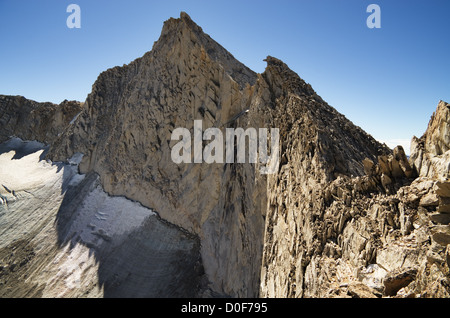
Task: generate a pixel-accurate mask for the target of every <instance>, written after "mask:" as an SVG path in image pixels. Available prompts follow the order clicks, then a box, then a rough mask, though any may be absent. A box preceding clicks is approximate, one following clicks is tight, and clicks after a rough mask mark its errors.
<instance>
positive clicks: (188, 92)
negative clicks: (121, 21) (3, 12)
mask: <svg viewBox="0 0 450 318" xmlns="http://www.w3.org/2000/svg"><path fill="white" fill-rule="evenodd" d="M265 61H266V62H267V68H266V70H265V71H264V73H262V74H256V73H254V72H252V71H251V70H249V69H248V68H247V67H245V66H244V65H243V64H241V63H240V62H239V61H237V60H236V59H235V58H234V57H233V56H232V55H231V54H230V53H228V52H227V51H226V50H225V49H224V48H222V47H221V46H220V45H219V44H217V43H216V42H215V41H213V40H212V39H211V38H210V37H209V36H208V35H206V34H205V33H203V31H202V29H201V28H200V27H199V26H197V25H196V24H195V23H194V22H193V21H192V20H191V19H190V18H189V16H188V15H187V14H185V13H182V14H181V16H180V18H179V19H169V20H168V21H166V22H165V23H164V27H163V30H162V32H161V37H160V39H159V40H158V41H157V42H155V44H154V46H153V49H152V51H150V52H148V53H146V54H145V55H144V56H143V57H141V58H139V59H137V60H135V61H133V62H131V63H130V64H128V65H125V66H123V67H115V68H112V69H109V70H107V71H105V72H103V73H102V74H100V76H99V77H98V79H97V81H96V82H95V84H94V85H93V89H92V92H91V93H90V94H89V96H88V98H87V100H86V102H85V103H84V105H83V107H82V109H81V112H80V113H79V115H77V116H76V117H72V118H74V119H73V120H72V119H71V121H70V123H67V120H65V121H63V122H64V123H65V124H63V125H62V126H61V127H60V126H59V124H58V125H56V127H57V128H55V127H54V126H52V125H50V126H49V129H48V131H47V130H45V127H47V126H45V125H44V126H42V127H41V124H40V123H43V122H44V121H43V120H42V119H41V117H39V116H37V118H36V119H35V120H34V122H36V123H37V124H35V125H34V126H32V127H38V128H33V129H32V130H31V132H28V130H26V129H25V128H24V127H25V126H23V125H17V124H15V125H14V126H5V128H4V129H3V128H2V129H0V133H1V134H3V135H0V136H5V137H4V138H5V140H6V136H10V135H13V134H15V135H16V136H19V137H20V136H22V135H23V138H26V139H37V140H41V137H39V138H38V137H36V136H37V135H39V136H41V135H43V136H46V137H45V138H47V139H45V138H44V137H42V138H43V139H42V141H45V142H47V143H51V147H50V149H49V150H48V155H47V158H48V159H51V160H52V161H53V165H56V167H59V168H58V169H60V170H58V169H56V171H53V170H51V169H50V168H49V169H50V172H48V171H47V170H46V169H47V168H48V167H47V168H46V169H44V170H45V171H47V173H48V175H47V178H46V179H42V180H41V179H39V175H40V174H34V173H33V174H32V175H33V176H36V178H37V180H35V179H32V180H35V181H34V182H36V183H32V184H30V183H29V182H28V181H27V182H25V183H24V184H22V183H21V182H19V181H17V180H16V179H14V178H13V177H15V178H18V176H10V177H9V178H10V179H8V180H7V178H6V177H5V176H7V175H8V174H7V173H6V171H5V172H2V173H0V181H2V184H4V185H6V187H4V188H3V189H1V188H0V194H1V197H0V198H1V200H2V201H1V202H2V205H0V209H1V210H0V222H3V223H0V224H3V226H0V229H3V232H2V235H1V236H0V237H1V238H2V239H1V240H0V243H1V245H0V260H1V261H2V262H3V263H2V264H4V265H2V266H3V267H1V268H0V270H1V271H0V280H1V279H3V285H2V286H17V288H14V287H8V288H0V290H1V291H2V292H3V294H2V295H13V296H17V295H26V296H48V295H51V296H61V297H64V296H88V297H89V296H92V297H94V296H95V297H96V296H110V297H115V296H127V297H130V296H131V297H133V296H137V297H140V296H144V297H145V296H151V297H155V296H156V297H159V296H162V297H166V296H167V297H170V296H174V297H184V296H189V297H193V296H194V297H195V296H200V297H210V296H212V297H216V296H233V297H356V298H373V297H448V296H449V285H450V284H449V283H448V277H449V269H448V266H449V259H450V256H449V255H450V253H449V247H448V244H449V243H450V240H449V237H450V236H449V233H450V232H449V229H448V226H449V223H450V218H449V217H448V216H449V215H450V212H449V211H450V185H449V183H448V182H447V175H448V162H449V159H450V158H447V156H450V154H449V153H448V152H447V148H446V147H447V146H446V145H447V144H449V143H448V142H447V139H448V136H447V135H448V134H447V127H448V126H447V124H446V123H447V122H448V120H447V119H448V107H447V106H448V104H446V103H444V102H441V103H440V104H439V106H438V109H437V111H436V113H435V114H434V116H433V118H432V120H431V121H430V125H429V128H428V130H427V132H426V133H425V135H424V136H423V137H422V138H420V139H419V138H415V137H414V138H413V141H412V153H411V157H410V159H408V158H407V157H406V155H405V153H404V151H403V149H402V148H401V147H397V148H395V149H394V151H391V150H390V149H388V148H387V147H386V146H385V145H381V144H380V143H378V142H377V141H376V140H374V139H373V138H372V137H371V136H370V135H368V134H367V133H365V132H364V131H363V130H362V129H361V128H359V127H357V126H355V125H353V124H352V123H351V122H350V121H349V120H348V119H346V118H345V117H344V116H343V115H341V114H340V113H339V112H338V111H336V110H335V109H334V108H332V107H331V106H329V105H328V104H327V103H326V102H325V101H323V100H322V98H321V97H320V96H319V95H318V94H317V93H316V92H315V91H314V90H313V89H312V87H311V86H310V85H309V84H307V83H306V82H305V81H303V80H302V79H301V78H300V77H299V76H298V75H297V74H295V73H294V72H293V71H292V70H290V69H289V68H288V66H287V65H286V64H284V63H283V62H282V61H280V60H278V59H276V58H274V57H271V56H269V57H267V59H266V60H265ZM5 98H7V99H8V98H10V97H5ZM27 103H28V102H26V101H23V102H22V104H21V105H28V104H27ZM0 105H12V104H11V103H10V102H9V104H7V103H3V104H0ZM3 107H5V106H3ZM27 107H28V106H23V110H21V111H20V112H24V113H27V112H28V108H27ZM8 109H11V107H10V106H9V108H8ZM20 112H19V113H20ZM10 113H11V112H10ZM11 114H13V113H11ZM44 117H45V116H44ZM69 117H70V116H67V118H69ZM2 118H6V117H4V116H3V117H0V120H2ZM3 120H4V119H3ZM194 120H201V121H202V125H203V130H205V129H207V128H210V127H215V128H220V129H221V130H222V131H223V132H224V130H225V128H237V127H241V128H244V129H246V128H256V129H257V128H278V129H279V132H280V145H279V146H280V147H279V158H280V160H279V163H278V166H277V167H276V171H275V173H273V174H270V175H262V174H261V173H260V170H259V168H260V165H259V164H250V163H243V164H237V163H213V164H206V163H191V164H188V163H182V164H175V163H174V162H173V161H172V159H171V150H172V148H173V146H174V145H175V143H176V141H173V140H171V134H172V132H173V131H174V129H176V128H180V127H181V128H187V129H189V130H190V132H191V135H193V125H194ZM4 121H5V120H4ZM16 122H19V121H16ZM11 127H12V128H11ZM39 127H41V128H42V129H41V128H39ZM12 131H19V132H20V133H22V135H20V134H19V133H11V132H12ZM23 131H24V132H23ZM27 133H28V135H27ZM224 135H225V134H224ZM30 136H31V137H30ZM205 143H206V142H204V143H203V145H204V144H205ZM41 146H44V145H40V144H26V145H23V144H21V142H19V141H17V140H12V141H9V142H8V143H6V144H3V145H2V146H1V147H0V153H2V155H1V156H3V157H1V156H0V159H3V160H4V162H5V164H8V165H9V164H19V163H20V162H21V161H20V160H24V161H23V163H24V164H28V165H31V163H30V162H28V161H27V160H34V161H36V162H38V163H39V165H43V164H44V163H45V161H44V160H43V158H44V155H45V153H42V152H39V153H37V154H35V155H34V157H33V154H34V153H35V152H36V151H38V150H39V149H41V148H40V147H41ZM44 150H46V149H44ZM11 151H14V153H13V152H11ZM30 156H31V157H30ZM14 160H19V161H14ZM446 163H447V164H446ZM47 164H52V163H51V162H50V161H48V162H47ZM41 168H42V167H41ZM74 169H75V170H74ZM77 169H79V171H77ZM54 170H55V169H54ZM0 171H1V170H0ZM62 172H65V174H64V173H63V175H62V176H61V175H60V176H59V177H57V176H58V173H59V174H61V173H62ZM2 178H3V180H2ZM54 178H56V179H55V180H53V179H54ZM58 178H59V179H58ZM19 180H20V177H19ZM39 180H40V181H39ZM43 180H47V181H48V180H53V181H52V182H50V183H49V182H44V181H43ZM58 180H59V181H58ZM64 180H65V181H64ZM6 181H8V182H6ZM36 185H38V186H36ZM47 187H50V188H47ZM39 191H44V192H42V193H41V192H39ZM104 191H105V192H104ZM29 193H31V194H32V195H28V194H29ZM17 194H19V195H17ZM43 197H46V198H47V197H50V198H51V199H52V200H47V201H45V202H41V201H42V198H43ZM39 198H41V199H39ZM118 198H120V199H123V200H126V201H120V202H121V203H118V201H115V200H116V199H118ZM126 198H127V199H131V200H132V201H129V200H127V199H126ZM19 199H20V200H19ZM111 200H112V201H111ZM17 202H19V203H17ZM49 202H52V204H49ZM130 202H132V203H130ZM129 204H131V206H129ZM134 204H137V205H134ZM31 206H33V207H35V208H34V210H35V211H39V213H40V214H41V215H43V216H42V217H37V216H38V215H40V214H39V213H35V214H32V215H33V216H34V217H32V216H31V215H30V214H29V213H28V212H27V211H28V209H29V207H31ZM8 209H12V210H11V211H16V212H14V213H7V212H8V211H9V210H8ZM150 209H151V210H150ZM17 211H18V212H17ZM153 211H155V212H156V213H157V214H155V213H154V212H153ZM2 213H3V214H2ZM55 219H56V222H55ZM22 229H23V230H22ZM44 229H45V231H44ZM39 233H47V234H46V235H43V234H42V235H41V234H39ZM27 242H29V243H27ZM13 250H17V251H20V253H14V254H13V256H11V253H10V252H11V251H13ZM42 251H44V253H42ZM14 255H15V256H14ZM41 255H45V256H41ZM73 259H80V260H81V261H80V262H81V263H79V264H80V266H78V267H79V268H81V269H80V270H76V271H75V270H73V266H74V265H73V264H78V263H77V262H75V263H74V261H73ZM128 260H131V261H130V262H131V264H130V263H129V261H128ZM82 264H84V265H82ZM43 267H45V268H46V270H45V271H43V272H39V273H38V268H43ZM25 275H27V277H31V278H29V279H27V280H26V281H25V280H23V278H24V277H25ZM138 277H144V279H139V278H138ZM17 282H23V283H21V284H17ZM25 282H26V283H25ZM95 282H97V283H95Z"/></svg>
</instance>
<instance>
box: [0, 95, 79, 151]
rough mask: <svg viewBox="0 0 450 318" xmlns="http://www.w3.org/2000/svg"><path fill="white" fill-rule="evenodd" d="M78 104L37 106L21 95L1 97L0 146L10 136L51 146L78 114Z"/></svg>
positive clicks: (65, 103) (66, 102)
mask: <svg viewBox="0 0 450 318" xmlns="http://www.w3.org/2000/svg"><path fill="white" fill-rule="evenodd" d="M81 108H82V105H81V103H80V102H77V101H67V100H65V101H63V102H62V103H61V104H59V105H56V104H53V103H38V102H35V101H32V100H29V99H26V98H24V97H22V96H6V95H0V127H1V129H0V143H2V142H4V141H6V140H8V139H9V138H11V137H12V136H15V137H19V138H21V139H24V140H36V141H39V142H43V143H46V144H50V143H52V142H53V141H55V139H56V138H57V137H58V136H59V135H61V134H62V132H63V131H64V129H66V128H67V126H68V125H69V123H70V122H71V121H72V120H73V119H74V117H75V116H76V115H77V114H79V113H80V112H81Z"/></svg>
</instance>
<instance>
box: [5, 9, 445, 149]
mask: <svg viewBox="0 0 450 318" xmlns="http://www.w3.org/2000/svg"><path fill="white" fill-rule="evenodd" d="M71 3H75V4H78V5H79V6H80V7H81V28H80V29H69V28H67V26H66V19H67V17H68V16H69V14H70V13H67V12H66V8H67V6H68V5H69V4H71ZM371 3H375V4H378V5H379V6H380V7H381V29H369V28H368V27H367V25H366V19H367V17H368V16H369V14H370V13H367V12H366V8H367V6H368V5H369V4H371ZM180 11H186V12H187V13H188V14H189V15H190V16H191V18H192V19H193V20H194V21H195V22H197V23H198V24H199V25H200V26H201V27H202V28H203V30H204V31H205V32H206V33H208V34H209V35H210V36H211V37H212V38H214V39H215V40H216V41H217V42H219V43H220V44H222V45H223V46H224V47H225V48H226V49H227V50H228V51H230V52H231V53H232V54H233V55H234V56H235V57H236V58H237V59H239V60H240V61H241V62H243V63H244V64H246V65H247V66H249V67H250V68H251V69H253V70H254V71H256V72H263V71H264V68H265V63H264V62H263V59H264V58H265V57H266V56H267V55H272V56H275V57H277V58H280V59H281V60H283V61H284V62H285V63H287V64H288V65H289V66H290V68H291V69H293V70H294V71H295V72H296V73H298V74H299V75H300V76H301V77H302V78H303V79H304V80H305V81H306V82H308V83H310V84H311V85H312V86H313V88H314V89H315V90H316V92H317V93H318V94H319V95H321V96H322V98H323V99H325V100H326V101H327V102H328V103H329V104H330V105H332V106H333V107H335V108H336V109H337V110H338V111H340V112H341V113H343V114H344V115H345V116H347V117H348V118H349V119H350V120H352V121H353V122H354V123H355V124H356V125H358V126H360V127H362V128H363V129H364V130H366V131H367V132H368V133H370V134H372V135H373V136H374V137H375V138H377V139H379V140H382V141H392V140H403V141H402V142H400V141H399V142H398V143H403V144H405V142H404V141H405V140H406V145H407V144H409V140H410V139H411V137H412V136H413V135H416V136H421V135H422V134H423V132H424V131H425V129H426V127H427V124H428V121H429V119H430V116H431V114H432V113H433V111H434V110H435V109H436V106H437V103H438V101H439V100H445V101H447V102H450V60H449V57H450V23H449V21H450V1H448V0H429V1H414V0H413V1H411V0H409V1H405V0H389V1H386V0H370V1H365V0H346V1H336V0H291V1H288V0H277V1H253V0H245V1H242V0H241V1H234V0H228V1H212V0H211V1H204V0H203V1H200V0H180V1H172V0H165V1H160V0H159V1H151V0H128V1H125V0H123V1H122V0H120V1H119V0H117V1H114V0H70V1H68V0H38V1H31V0H28V1H25V0H0V43H1V44H0V94H11V95H22V96H25V97H27V98H30V99H34V100H37V101H51V102H55V103H60V102H61V101H62V100H64V99H76V100H80V101H84V100H85V98H86V96H87V94H88V93H89V92H90V90H91V86H92V84H93V83H94V81H95V80H96V78H97V76H98V75H99V73H100V72H102V71H104V70H106V69H108V68H110V67H113V66H117V65H123V64H128V63H129V62H131V61H132V60H134V59H136V58H138V57H140V56H142V55H143V54H144V53H145V52H147V51H149V50H151V48H152V45H153V42H154V41H156V40H157V39H158V37H159V35H160V32H161V28H162V24H163V21H165V20H167V19H168V18H170V17H179V13H180Z"/></svg>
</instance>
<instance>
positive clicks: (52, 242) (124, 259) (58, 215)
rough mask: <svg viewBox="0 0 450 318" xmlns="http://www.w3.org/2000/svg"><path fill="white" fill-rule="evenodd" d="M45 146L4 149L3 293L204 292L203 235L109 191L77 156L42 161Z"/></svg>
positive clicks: (0, 212) (0, 169) (16, 144)
mask: <svg viewBox="0 0 450 318" xmlns="http://www.w3.org/2000/svg"><path fill="white" fill-rule="evenodd" d="M30 143H32V144H31V145H30ZM16 150H18V151H16ZM43 151H44V148H41V147H39V144H38V143H37V142H22V141H20V140H12V141H9V142H7V143H5V144H2V147H1V148H0V176H1V179H0V180H1V184H2V188H1V189H0V203H1V204H0V237H1V239H0V296H1V297H196V296H198V295H199V294H201V293H202V291H204V290H205V288H206V286H204V284H203V280H204V279H203V275H204V272H203V268H202V266H201V258H200V243H199V241H198V238H196V237H193V236H192V235H190V234H189V233H186V232H183V231H181V230H180V229H179V228H176V227H175V226H173V225H171V224H168V223H167V222H164V221H163V220H161V219H160V218H159V217H158V216H157V215H156V213H154V212H153V211H151V210H150V209H148V208H145V207H143V206H142V205H140V204H139V203H137V202H132V201H130V200H127V199H126V198H123V197H111V196H109V195H108V194H106V193H105V192H104V191H103V189H102V187H101V185H100V182H99V178H98V176H97V175H96V174H95V173H90V174H88V175H80V174H78V173H77V170H78V167H77V165H76V164H75V162H76V161H77V160H76V157H74V158H72V162H73V163H72V164H64V163H50V162H46V161H44V160H40V159H39V158H40V157H41V156H42V153H43ZM17 153H21V154H22V156H21V157H20V158H16V159H13V157H14V156H15V155H16V154H17Z"/></svg>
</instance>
